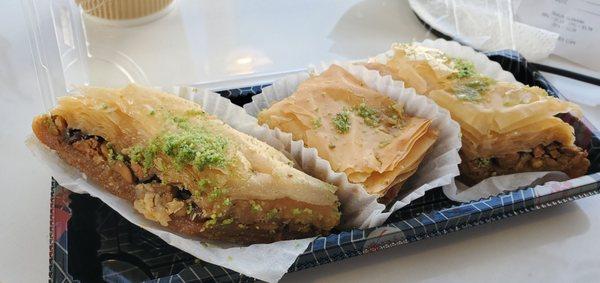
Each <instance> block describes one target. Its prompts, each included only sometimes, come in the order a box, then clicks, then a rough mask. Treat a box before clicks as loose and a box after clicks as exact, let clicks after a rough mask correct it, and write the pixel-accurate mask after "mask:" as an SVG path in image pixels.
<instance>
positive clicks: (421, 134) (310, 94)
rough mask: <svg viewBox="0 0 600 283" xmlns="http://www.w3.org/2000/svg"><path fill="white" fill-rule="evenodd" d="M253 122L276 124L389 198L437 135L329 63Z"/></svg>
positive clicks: (426, 122) (355, 180) (335, 167)
mask: <svg viewBox="0 0 600 283" xmlns="http://www.w3.org/2000/svg"><path fill="white" fill-rule="evenodd" d="M258 120H259V123H261V124H267V125H269V127H271V128H279V129H280V130H282V131H284V132H289V133H291V134H292V137H293V139H294V140H303V141H304V143H305V145H306V146H308V147H313V148H316V149H317V151H318V155H319V156H320V157H321V158H323V159H326V160H328V161H329V162H330V164H331V167H332V169H333V170H335V171H337V172H344V173H346V175H347V176H348V179H349V181H350V182H352V183H359V184H363V185H364V187H365V188H366V190H367V192H369V193H371V194H375V195H378V196H380V197H384V196H386V194H388V193H390V192H391V193H392V194H393V196H390V195H387V197H386V199H385V201H390V200H391V199H393V198H394V197H395V194H397V190H390V189H391V188H392V187H394V186H396V187H401V185H402V184H403V183H404V182H405V181H406V179H408V177H410V176H411V175H412V174H414V173H415V172H416V170H417V167H418V165H419V163H420V162H421V160H422V159H423V157H424V156H425V153H426V152H427V150H428V149H429V148H430V147H431V146H432V145H433V143H434V142H435V140H436V138H437V132H436V131H435V130H434V129H433V128H431V121H430V120H427V119H423V118H419V117H413V116H410V115H406V114H405V113H404V107H403V105H401V104H399V103H397V102H396V101H393V100H392V99H390V98H389V97H387V96H385V95H382V94H380V93H378V92H377V91H375V90H372V89H369V88H368V87H366V86H365V84H364V83H363V82H362V81H360V80H359V79H357V78H355V77H353V76H352V75H351V74H350V73H348V72H347V71H346V70H344V69H343V68H341V67H339V66H337V65H332V66H331V67H330V68H329V69H328V70H326V71H324V72H323V73H321V74H319V75H315V76H312V77H311V78H309V79H307V80H306V81H304V82H302V83H301V84H300V86H299V87H298V89H297V90H296V91H295V92H294V94H292V95H291V96H289V97H287V98H286V99H284V100H282V101H279V102H277V103H275V104H273V105H272V106H271V107H270V108H268V109H266V110H264V111H262V112H261V113H260V114H259V115H258Z"/></svg>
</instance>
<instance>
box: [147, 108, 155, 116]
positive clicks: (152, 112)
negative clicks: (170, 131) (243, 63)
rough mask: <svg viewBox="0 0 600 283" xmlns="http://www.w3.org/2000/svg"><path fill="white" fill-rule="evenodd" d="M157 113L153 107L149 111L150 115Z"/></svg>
mask: <svg viewBox="0 0 600 283" xmlns="http://www.w3.org/2000/svg"><path fill="white" fill-rule="evenodd" d="M155 114H156V110H154V109H152V110H150V112H149V113H148V115H150V116H154V115H155Z"/></svg>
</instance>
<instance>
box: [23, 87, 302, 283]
mask: <svg viewBox="0 0 600 283" xmlns="http://www.w3.org/2000/svg"><path fill="white" fill-rule="evenodd" d="M161 90H163V91H165V92H169V93H172V94H176V95H179V96H181V97H183V98H185V99H189V100H192V101H194V102H196V103H198V104H200V105H201V106H202V108H203V109H204V111H206V112H207V113H209V114H212V115H214V116H216V117H217V118H219V119H220V120H222V121H223V122H225V123H226V124H228V125H230V126H231V127H233V128H235V129H236V130H238V131H240V132H243V133H246V134H248V135H251V136H254V137H256V138H258V139H259V140H262V141H264V142H267V143H268V144H270V145H271V146H274V147H275V148H278V149H279V150H282V149H283V143H281V141H280V139H279V137H277V136H275V135H274V134H275V133H274V132H273V131H271V130H268V129H265V128H264V127H260V126H259V125H258V124H257V123H256V119H255V118H254V117H252V116H250V115H248V114H247V113H246V112H245V111H244V110H243V109H242V108H241V107H239V106H236V105H234V104H233V103H231V102H230V101H229V100H228V99H226V98H223V97H221V96H220V95H219V94H217V93H213V92H208V91H197V89H195V88H188V87H168V88H162V89H161ZM26 143H27V146H28V147H29V149H30V150H31V151H32V152H33V154H34V155H35V156H36V157H37V158H38V159H39V160H40V161H41V162H43V163H45V164H47V165H48V167H49V169H50V173H51V174H52V176H53V177H54V178H55V179H56V180H57V181H58V183H59V184H60V185H61V186H62V187H64V188H66V189H69V190H70V191H73V192H75V193H87V194H90V195H92V196H94V197H97V198H99V199H101V200H102V201H103V202H104V203H106V204H107V205H108V206H110V207H111V208H112V209H114V210H115V211H117V212H118V213H119V214H120V215H121V216H123V217H124V218H125V219H127V220H128V221H130V222H131V223H133V224H135V225H137V226H139V227H141V228H143V229H146V230H147V231H149V232H151V233H153V234H155V235H156V236H158V237H159V238H161V239H162V240H164V241H165V242H167V243H168V244H170V245H172V246H174V247H177V248H179V249H181V250H183V251H185V252H187V253H189V254H191V255H193V256H195V257H197V258H199V259H201V260H204V261H206V262H210V263H213V264H216V265H220V266H223V267H226V268H229V269H231V270H235V271H237V272H240V273H242V274H245V275H247V276H250V277H254V278H257V279H260V280H263V281H268V282H276V281H278V280H279V279H280V278H281V277H282V276H283V275H284V274H285V273H286V272H287V270H288V269H289V267H290V266H291V265H292V264H293V263H294V261H295V260H296V258H297V257H298V256H299V255H300V254H302V253H303V252H304V251H305V250H306V248H307V247H308V245H309V244H310V243H311V242H312V241H313V239H314V238H306V239H298V240H289V241H279V242H274V243H270V244H255V245H250V246H237V245H231V244H226V243H215V242H210V243H209V242H205V241H201V240H200V239H198V238H194V237H189V236H185V235H181V234H177V233H173V232H170V231H167V230H165V229H164V227H162V226H160V225H159V224H158V223H156V222H153V221H150V220H148V219H146V218H144V217H143V216H142V215H141V214H140V213H138V212H137V211H136V210H135V209H134V208H133V205H132V204H131V203H129V202H128V201H126V200H124V199H121V198H119V197H117V196H115V195H113V194H111V193H109V192H108V191H106V190H104V189H103V188H101V187H100V186H98V185H96V184H94V183H92V182H89V181H88V180H87V177H86V176H85V174H82V173H81V172H79V171H78V170H76V169H75V168H73V167H71V166H69V165H68V164H67V163H65V162H64V161H62V160H61V159H60V158H59V157H58V155H57V154H56V152H55V151H53V150H50V149H49V148H48V147H46V146H44V145H43V144H41V143H40V142H39V141H38V140H37V138H35V137H33V136H30V137H29V138H28V139H27V141H26Z"/></svg>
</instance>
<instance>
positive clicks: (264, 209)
mask: <svg viewBox="0 0 600 283" xmlns="http://www.w3.org/2000/svg"><path fill="white" fill-rule="evenodd" d="M32 128H33V130H34V133H35V135H36V136H37V137H38V139H39V140H40V141H41V142H42V143H44V144H45V145H47V146H48V147H50V148H51V149H54V150H56V151H57V152H58V154H59V156H60V157H61V158H63V159H64V160H65V161H66V162H67V163H69V164H70V165H72V166H74V167H76V168H77V169H79V170H81V171H82V172H83V173H85V174H86V175H87V176H88V177H89V179H90V180H92V181H94V182H96V183H98V184H99V185H101V186H103V187H105V188H106V189H107V190H108V191H109V192H111V193H112V194H115V195H117V196H119V197H121V198H124V199H126V200H128V201H130V202H132V203H133V207H134V208H135V209H136V210H137V211H138V212H139V213H141V214H143V215H144V217H145V218H147V219H149V220H152V221H155V222H158V223H160V224H161V225H162V226H165V227H166V228H167V229H170V230H172V231H176V232H180V233H184V234H190V235H196V236H200V237H202V238H205V239H211V240H218V241H223V242H234V243H258V242H271V241H277V240H282V239H292V238H297V237H308V236H315V235H318V234H324V233H327V231H329V230H331V229H332V228H333V227H335V226H336V225H337V224H338V223H339V219H340V213H339V202H338V201H337V197H336V196H335V194H334V192H335V187H334V186H332V185H330V184H327V183H325V182H322V181H319V180H318V179H315V178H313V177H311V176H309V175H306V174H305V173H303V172H301V171H299V170H297V169H294V168H293V167H292V162H291V161H290V160H289V159H287V158H286V157H285V155H283V154H282V153H281V152H279V151H277V150H276V149H274V148H272V147H270V146H268V145H267V144H265V143H263V142H260V141H259V140H257V139H255V138H253V137H251V136H248V135H246V134H243V133H241V132H238V131H236V130H234V129H233V128H231V127H230V126H228V125H226V124H224V123H223V122H222V121H220V120H218V119H216V118H215V117H213V116H210V115H208V114H207V113H206V112H204V111H203V110H202V109H201V108H200V106H199V105H197V104H195V103H192V102H190V101H188V100H185V99H183V98H180V97H177V96H174V95H170V94H167V93H162V92H158V91H156V90H153V89H148V88H142V87H138V86H135V85H131V86H128V87H126V88H123V89H102V88H85V89H83V95H80V96H67V97H62V98H60V99H59V102H58V105H57V106H56V107H55V108H54V109H53V110H52V111H51V114H48V115H43V116H40V117H37V118H36V119H35V120H34V122H33V126H32Z"/></svg>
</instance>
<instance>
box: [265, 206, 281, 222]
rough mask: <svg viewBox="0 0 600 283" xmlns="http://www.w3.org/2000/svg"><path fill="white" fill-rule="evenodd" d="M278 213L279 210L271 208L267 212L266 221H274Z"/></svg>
mask: <svg viewBox="0 0 600 283" xmlns="http://www.w3.org/2000/svg"><path fill="white" fill-rule="evenodd" d="M278 213H279V210H278V209H277V208H273V209H271V210H269V212H267V219H268V220H271V219H275V218H276V217H277V215H278Z"/></svg>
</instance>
